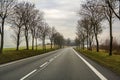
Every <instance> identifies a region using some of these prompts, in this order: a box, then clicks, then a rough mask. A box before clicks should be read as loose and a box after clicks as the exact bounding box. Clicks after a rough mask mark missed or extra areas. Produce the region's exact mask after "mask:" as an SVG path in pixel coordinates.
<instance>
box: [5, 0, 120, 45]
mask: <svg viewBox="0 0 120 80" xmlns="http://www.w3.org/2000/svg"><path fill="white" fill-rule="evenodd" d="M18 1H29V2H32V3H34V4H35V5H36V8H37V9H39V10H42V11H43V12H44V13H45V15H44V16H45V20H46V22H47V23H48V24H49V25H50V26H51V27H52V26H54V27H55V28H56V29H57V30H58V32H60V33H62V34H63V35H64V37H65V38H71V39H73V40H74V38H75V36H76V34H75V33H76V25H77V20H78V19H79V16H78V14H77V12H78V10H79V9H80V4H81V3H82V2H83V1H84V0H18ZM118 23H120V22H119V21H117V20H116V21H114V29H113V33H114V36H117V37H118V36H119V35H120V28H119V25H118ZM107 25H108V24H107V23H106V22H104V27H105V28H104V31H103V33H102V34H100V36H99V38H100V41H102V40H104V39H105V38H109V29H108V27H107ZM5 29H6V33H7V34H6V35H5V36H6V37H5V40H6V43H5V46H11V45H13V44H12V42H11V39H9V38H10V37H9V36H10V29H9V27H6V28H5ZM119 37H120V36H119ZM8 39H9V40H8Z"/></svg>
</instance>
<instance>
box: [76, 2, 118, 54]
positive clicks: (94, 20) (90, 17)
mask: <svg viewBox="0 0 120 80" xmlns="http://www.w3.org/2000/svg"><path fill="white" fill-rule="evenodd" d="M118 2H120V1H118V0H101V1H100V0H86V2H85V3H84V4H82V7H81V10H80V11H79V15H80V17H81V19H80V20H78V25H77V38H76V39H75V41H76V43H79V44H82V45H83V49H84V44H85V43H87V49H90V50H92V43H93V39H95V41H96V51H97V52H99V39H98V35H99V34H100V33H101V32H102V31H103V27H102V23H104V21H108V23H109V30H110V33H109V34H110V42H109V44H110V47H109V55H112V43H113V35H112V24H113V20H114V18H115V15H116V16H117V17H118V18H119V14H117V12H116V10H117V9H118ZM119 5H120V4H119ZM117 11H118V10H117ZM119 11H120V8H119ZM78 46H79V45H78Z"/></svg>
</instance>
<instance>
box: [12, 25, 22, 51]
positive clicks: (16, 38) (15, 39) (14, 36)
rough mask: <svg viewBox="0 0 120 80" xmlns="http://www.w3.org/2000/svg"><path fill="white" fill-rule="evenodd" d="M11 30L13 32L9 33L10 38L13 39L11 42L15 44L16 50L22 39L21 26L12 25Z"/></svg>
mask: <svg viewBox="0 0 120 80" xmlns="http://www.w3.org/2000/svg"><path fill="white" fill-rule="evenodd" d="M12 30H13V32H14V34H12V35H11V38H12V40H13V43H14V44H15V45H16V50H17V51H18V50H19V46H20V44H21V43H22V41H23V39H22V37H23V35H22V34H21V32H22V31H21V28H20V27H16V26H15V27H12Z"/></svg>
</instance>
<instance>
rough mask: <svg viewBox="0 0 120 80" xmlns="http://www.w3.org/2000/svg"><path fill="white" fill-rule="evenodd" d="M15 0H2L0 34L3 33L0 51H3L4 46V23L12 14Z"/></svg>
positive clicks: (0, 3) (0, 4) (0, 2)
mask: <svg viewBox="0 0 120 80" xmlns="http://www.w3.org/2000/svg"><path fill="white" fill-rule="evenodd" d="M14 4H15V0H0V21H1V26H0V35H1V42H0V44H1V45H0V53H2V51H3V46H4V25H5V21H6V19H7V18H8V17H9V16H10V15H11V14H12V9H13V7H14Z"/></svg>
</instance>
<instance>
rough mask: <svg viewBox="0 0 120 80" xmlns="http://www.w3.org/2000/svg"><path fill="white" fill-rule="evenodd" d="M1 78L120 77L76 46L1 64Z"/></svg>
mask: <svg viewBox="0 0 120 80" xmlns="http://www.w3.org/2000/svg"><path fill="white" fill-rule="evenodd" d="M0 80H120V77H119V76H118V75H116V74H114V73H113V72H112V71H110V70H108V69H106V68H104V67H102V66H100V65H99V64H97V63H95V62H94V61H92V60H90V59H88V58H87V57H85V56H83V55H82V54H78V53H77V52H76V51H74V50H73V49H72V48H64V49H60V50H56V51H52V52H49V53H46V54H42V55H39V56H35V57H31V58H27V59H22V60H19V61H15V62H12V63H8V64H4V65H0Z"/></svg>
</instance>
